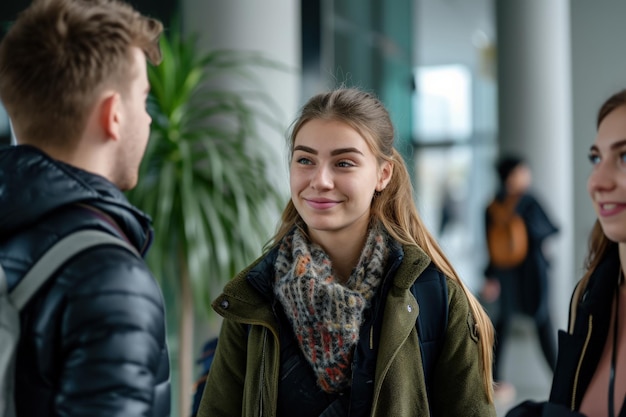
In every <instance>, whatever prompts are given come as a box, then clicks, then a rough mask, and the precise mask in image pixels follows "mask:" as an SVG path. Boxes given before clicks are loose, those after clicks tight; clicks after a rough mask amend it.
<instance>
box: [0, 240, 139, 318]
mask: <svg viewBox="0 0 626 417" xmlns="http://www.w3.org/2000/svg"><path fill="white" fill-rule="evenodd" d="M98 245H117V246H122V247H124V248H126V249H127V250H129V251H130V252H132V253H134V254H135V255H136V256H137V257H139V258H141V255H140V254H139V252H137V249H135V248H134V247H133V246H132V245H131V244H129V243H128V242H126V241H124V240H122V239H120V238H119V237H116V236H113V235H111V234H109V233H106V232H103V231H100V230H95V229H87V230H79V231H77V232H73V233H70V234H69V235H67V236H65V237H64V238H62V239H61V240H59V241H58V242H57V243H55V244H54V245H52V247H51V248H50V249H48V250H47V251H46V252H45V253H44V254H43V256H42V257H41V258H40V259H39V260H38V261H37V262H36V263H35V265H33V267H32V268H31V269H30V270H29V271H28V272H27V273H26V275H25V276H24V278H22V280H21V281H20V282H19V283H18V284H17V286H16V287H15V288H14V289H13V291H11V293H10V294H9V297H10V299H11V302H12V303H13V305H14V306H15V308H16V309H18V310H21V309H22V308H23V307H24V306H25V305H26V303H27V302H28V300H30V298H31V297H32V296H33V294H35V292H37V290H38V289H39V288H40V287H41V286H42V285H43V284H44V283H45V282H46V280H47V279H48V278H49V277H50V276H52V275H53V274H54V272H55V271H56V270H57V269H58V268H59V267H60V266H62V265H63V264H64V263H65V262H67V261H68V260H70V259H71V258H72V257H73V256H75V255H77V254H78V253H80V252H82V251H84V250H87V249H89V248H91V247H94V246H98ZM0 274H1V275H0V283H1V282H2V281H4V280H5V278H4V277H3V276H2V275H4V272H3V271H2V269H1V268H0Z"/></svg>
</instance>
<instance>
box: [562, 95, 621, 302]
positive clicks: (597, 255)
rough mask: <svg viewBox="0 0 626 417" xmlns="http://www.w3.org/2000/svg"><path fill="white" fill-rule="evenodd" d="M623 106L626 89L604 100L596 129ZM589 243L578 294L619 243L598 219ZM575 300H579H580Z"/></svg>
mask: <svg viewBox="0 0 626 417" xmlns="http://www.w3.org/2000/svg"><path fill="white" fill-rule="evenodd" d="M622 106H626V90H621V91H619V92H617V93H615V94H613V95H612V96H611V97H609V98H608V99H607V100H606V101H605V102H604V104H602V106H601V107H600V110H599V111H598V116H597V119H596V129H598V128H599V127H600V123H602V121H603V120H604V119H605V117H606V116H608V115H609V114H610V113H612V112H613V111H614V110H615V109H617V108H619V107H622ZM588 245H589V249H588V252H587V257H586V258H585V264H584V268H585V274H584V275H583V277H582V278H581V280H580V291H578V294H580V296H582V294H584V289H585V288H587V284H588V283H589V277H590V276H591V274H592V273H593V271H595V269H596V267H597V266H598V264H599V263H600V261H602V259H604V256H605V255H606V253H607V252H608V251H609V249H611V248H612V247H614V246H615V245H617V243H615V242H613V241H611V240H609V238H608V237H606V235H605V234H604V231H603V230H602V226H601V225H600V222H599V221H598V220H597V219H596V222H595V223H594V225H593V229H591V233H590V234H589V241H588ZM574 301H575V302H578V301H580V300H574Z"/></svg>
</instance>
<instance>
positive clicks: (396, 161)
mask: <svg viewBox="0 0 626 417" xmlns="http://www.w3.org/2000/svg"><path fill="white" fill-rule="evenodd" d="M314 119H325V120H338V121H341V122H343V123H346V124H348V125H349V126H351V127H352V128H353V129H355V130H356V131H357V132H359V134H360V135H361V136H362V137H363V138H364V139H365V140H366V142H367V143H368V145H369V147H370V148H371V149H372V152H373V153H374V155H376V157H377V158H378V160H379V162H380V163H382V162H383V161H387V162H389V163H390V164H392V165H393V174H392V177H391V180H390V181H389V184H388V185H387V187H386V188H385V189H384V190H383V191H382V192H381V193H380V194H379V195H377V196H376V198H373V199H372V206H371V217H372V220H373V221H375V220H379V221H380V222H381V223H382V224H383V225H384V227H385V228H386V229H387V231H388V232H389V234H390V235H391V236H392V237H393V238H394V239H395V240H397V241H398V242H399V243H401V244H404V245H417V246H419V247H420V248H421V249H422V250H424V252H426V254H428V256H429V257H430V258H431V260H432V261H433V263H434V264H435V265H436V266H437V267H438V268H439V269H440V270H441V271H442V272H443V273H444V274H445V275H447V276H448V277H450V278H452V279H454V280H455V281H456V282H457V283H458V284H459V285H460V286H461V288H462V289H463V291H464V293H465V294H466V296H467V299H468V300H469V304H470V308H471V310H472V314H473V316H474V319H475V321H476V326H477V330H478V332H479V335H480V351H481V359H482V367H483V371H482V375H483V381H484V388H485V392H486V393H487V398H488V400H489V401H492V400H493V379H492V373H491V368H492V349H493V340H494V331H493V326H492V324H491V321H490V320H489V318H488V316H487V314H486V313H485V311H484V309H483V308H482V306H481V305H480V303H479V302H478V300H477V299H476V298H475V297H474V296H473V294H472V293H471V292H470V291H469V289H468V288H467V286H465V284H464V283H463V281H461V280H460V279H459V277H458V275H457V274H456V272H455V270H454V268H453V267H452V265H451V263H450V261H448V259H447V258H446V256H445V255H444V253H443V251H442V250H441V248H440V247H439V245H438V244H437V242H436V241H435V239H434V238H433V237H432V235H431V234H430V233H429V232H428V230H427V229H426V227H425V225H424V223H423V222H422V220H421V219H420V216H419V214H418V212H417V209H416V207H415V202H414V200H413V187H412V184H411V179H410V177H409V173H408V171H407V168H406V165H405V163H404V160H403V159H402V156H401V155H400V154H399V153H398V151H397V150H396V149H395V148H394V146H393V144H394V136H395V133H394V127H393V124H392V122H391V118H390V117H389V113H388V111H387V110H386V108H385V107H384V105H383V104H382V103H381V102H380V100H378V98H376V97H375V96H374V95H373V94H370V93H368V92H365V91H362V90H359V89H356V88H339V89H336V90H333V91H330V92H327V93H322V94H318V95H316V96H314V97H312V98H311V99H310V100H309V101H308V102H307V103H306V104H305V105H304V106H303V108H302V110H301V112H300V116H299V117H298V118H297V119H296V121H295V122H294V124H293V125H292V128H291V132H290V136H289V145H290V154H292V153H293V145H294V141H295V137H296V135H297V134H298V132H299V131H300V129H301V128H302V126H303V125H304V124H305V123H307V122H308V121H310V120H314ZM281 220H282V221H281V223H280V225H279V228H278V231H277V233H276V234H275V235H274V237H273V238H272V239H271V241H270V246H273V245H275V244H277V243H278V242H280V241H281V239H282V238H283V237H285V235H287V234H288V233H289V231H290V230H291V229H292V228H293V227H294V226H295V225H300V224H302V223H303V221H302V219H301V217H300V215H299V214H298V212H297V210H296V208H295V207H294V205H293V203H292V202H291V201H289V203H287V207H286V208H285V210H284V211H283V214H282V219H281Z"/></svg>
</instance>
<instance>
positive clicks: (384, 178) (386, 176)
mask: <svg viewBox="0 0 626 417" xmlns="http://www.w3.org/2000/svg"><path fill="white" fill-rule="evenodd" d="M392 175H393V164H392V163H391V162H389V161H385V162H383V163H382V165H381V166H380V169H379V171H378V184H376V191H382V190H384V189H385V188H386V187H387V184H389V181H391V176H392Z"/></svg>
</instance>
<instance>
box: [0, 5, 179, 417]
mask: <svg viewBox="0 0 626 417" xmlns="http://www.w3.org/2000/svg"><path fill="white" fill-rule="evenodd" d="M161 31H162V25H161V23H160V22H158V21H156V20H153V19H150V18H147V17H145V16H142V15H140V14H139V13H138V12H136V11H135V10H133V9H132V8H131V7H130V6H129V5H128V4H126V3H122V2H121V1H117V0H35V1H34V2H33V3H32V5H31V6H30V7H28V9H26V10H25V11H24V12H23V13H22V14H21V15H20V16H19V17H18V19H17V20H16V21H15V22H14V23H13V25H12V26H11V28H10V29H9V31H8V33H7V34H6V36H5V37H4V38H3V40H2V43H1V44H0V100H2V103H3V105H4V106H5V108H6V110H7V113H8V115H9V117H10V119H11V121H12V126H13V128H14V131H15V135H16V137H17V142H18V146H15V147H10V148H8V149H5V150H2V151H0V263H1V264H2V266H3V267H4V269H5V272H6V274H7V279H8V283H9V289H11V288H14V287H15V286H16V285H17V283H18V282H19V281H20V280H21V279H22V277H23V276H24V274H25V272H26V271H27V270H28V269H29V268H30V267H31V266H32V265H33V263H34V262H35V261H36V260H37V259H38V258H39V257H40V256H41V255H42V254H43V253H44V252H45V251H46V250H47V249H48V248H50V246H51V245H52V244H54V243H55V242H56V241H58V240H59V239H61V238H62V237H64V236H66V235H68V234H69V233H71V232H74V231H76V230H79V229H99V230H103V231H106V232H108V233H110V234H111V235H114V236H117V237H119V238H120V239H124V240H126V241H127V242H129V243H130V244H131V245H133V246H134V247H135V248H136V249H137V250H138V251H139V252H141V253H142V254H145V252H146V250H147V248H148V246H149V245H150V242H151V237H152V229H151V226H150V219H149V218H148V217H147V216H146V215H144V214H143V213H141V212H140V211H139V210H137V209H136V208H135V207H133V206H131V205H130V204H129V202H128V201H127V200H126V198H125V196H124V194H123V193H122V191H123V190H128V189H130V188H132V187H134V186H135V185H136V183H137V172H138V168H139V164H140V162H141V159H142V156H143V153H144V151H145V148H146V145H147V141H148V134H149V127H150V122H151V119H150V116H149V115H148V113H147V112H146V108H145V101H146V97H147V94H148V90H149V84H148V79H147V72H146V65H147V64H146V57H147V58H148V59H149V60H150V61H151V62H152V63H154V64H157V63H158V62H159V61H160V59H161V56H160V51H159V48H158V38H159V36H160V34H161ZM20 319H21V336H20V341H19V346H18V354H17V360H16V375H17V380H16V386H15V403H16V409H17V416H18V417H19V416H38V417H45V416H61V415H62V416H79V415H80V416H91V417H96V416H122V415H123V416H168V415H169V413H170V395H169V394H170V388H169V365H168V353H167V347H166V342H165V319H164V306H163V300H162V294H161V292H160V289H159V287H158V285H157V283H156V282H155V280H154V278H153V276H152V275H151V273H150V271H149V270H148V268H147V267H146V264H145V263H144V262H143V260H141V259H140V258H139V257H137V256H135V255H133V254H132V253H130V252H129V251H127V250H126V249H124V248H121V247H119V248H118V247H114V246H97V247H95V248H93V249H89V250H87V251H85V252H82V253H81V254H79V255H77V256H76V257H74V258H73V259H71V260H70V261H69V262H68V263H66V264H65V265H64V266H62V267H61V269H60V270H59V272H58V273H57V274H55V276H53V277H52V278H51V279H50V280H48V281H47V283H46V284H45V285H44V286H43V287H42V288H41V289H40V290H39V291H38V292H37V293H36V294H35V296H34V297H33V298H32V299H31V300H30V302H29V303H28V304H27V305H26V307H25V309H24V310H22V312H21V314H20Z"/></svg>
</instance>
